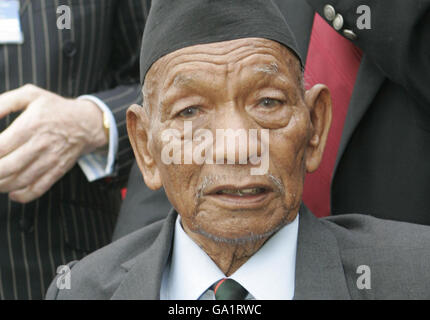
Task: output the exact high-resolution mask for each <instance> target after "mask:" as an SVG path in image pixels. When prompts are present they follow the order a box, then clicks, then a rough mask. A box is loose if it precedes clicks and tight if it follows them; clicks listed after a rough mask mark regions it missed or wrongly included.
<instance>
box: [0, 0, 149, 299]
mask: <svg viewBox="0 0 430 320" xmlns="http://www.w3.org/2000/svg"><path fill="white" fill-rule="evenodd" d="M148 2H149V1H142V0H91V1H88V0H68V1H66V0H58V1H54V0H37V1H29V0H21V1H20V5H21V10H20V17H21V25H22V30H23V33H24V41H25V42H24V44H23V45H12V44H11V45H0V93H3V92H6V91H9V90H12V89H15V88H18V87H20V86H22V85H24V84H26V83H33V84H35V85H37V86H40V87H42V88H45V89H48V90H50V91H53V92H56V93H58V94H60V95H62V96H65V97H77V96H79V95H82V94H93V95H96V96H97V97H99V98H100V99H101V100H102V101H104V102H105V103H106V105H107V106H109V107H110V108H111V109H112V111H113V114H114V116H115V119H116V123H117V125H118V133H119V150H118V157H117V159H116V168H115V170H116V174H117V177H116V178H115V179H113V180H112V182H111V183H107V182H106V181H105V180H103V181H98V182H94V183H91V184H90V183H88V181H87V179H86V177H85V176H84V174H83V172H82V171H81V169H80V168H79V167H78V166H75V167H74V168H73V169H72V170H71V171H70V172H69V173H68V174H66V176H65V177H63V178H62V179H61V180H60V181H59V182H58V183H57V184H56V185H55V186H53V188H52V189H51V190H50V191H49V192H48V193H47V194H45V195H44V196H43V197H41V198H40V199H39V200H37V201H34V202H32V203H29V204H27V205H20V204H18V203H14V202H11V201H9V200H8V197H7V195H5V194H1V195H0V243H1V244H2V245H1V247H0V299H28V298H33V299H36V298H39V299H40V298H42V296H43V294H44V293H45V292H46V289H47V286H48V284H49V282H50V281H51V280H52V277H53V276H54V275H55V273H56V268H57V266H58V265H61V264H65V263H66V262H68V261H71V260H74V259H80V258H82V257H83V256H84V255H85V254H87V253H88V252H91V251H93V250H95V249H97V248H99V247H101V246H103V245H105V244H107V243H109V242H110V239H111V235H112V230H113V226H114V224H115V221H116V216H117V213H118V210H119V204H120V192H119V187H120V184H121V182H122V181H125V179H126V178H127V175H128V172H129V169H130V167H131V164H132V161H133V160H131V159H132V153H131V149H130V145H129V142H128V139H127V131H126V126H125V112H126V109H127V107H128V106H129V105H130V104H132V103H134V102H137V101H138V99H139V95H140V94H139V92H140V89H139V87H140V86H139V84H138V83H139V67H138V64H139V52H140V41H141V36H142V33H143V28H144V24H145V17H146V15H147V11H148V8H149V3H148ZM59 5H68V6H70V9H71V22H72V24H71V29H70V30H67V29H64V30H59V29H57V18H58V17H59V16H60V15H59V14H58V15H57V13H56V11H57V6H59ZM16 116H17V115H16V114H15V115H11V116H8V117H6V118H4V119H0V130H3V129H5V128H6V127H7V126H9V125H10V123H11V122H12V121H13V119H14V118H15V117H16Z"/></svg>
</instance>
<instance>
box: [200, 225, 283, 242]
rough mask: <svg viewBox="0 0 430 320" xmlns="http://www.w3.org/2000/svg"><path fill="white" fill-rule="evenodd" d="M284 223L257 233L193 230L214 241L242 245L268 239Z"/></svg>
mask: <svg viewBox="0 0 430 320" xmlns="http://www.w3.org/2000/svg"><path fill="white" fill-rule="evenodd" d="M284 225H285V224H282V225H279V226H277V227H275V228H274V229H271V230H269V231H267V232H264V233H258V234H256V233H248V234H237V235H232V234H229V235H227V234H225V232H213V231H212V232H211V231H206V230H205V229H203V228H198V229H196V230H195V231H194V232H195V233H197V234H199V235H201V236H203V237H205V238H206V239H208V240H211V241H213V242H216V243H221V244H231V245H236V244H237V245H242V244H247V243H255V242H259V241H261V240H265V239H268V238H270V237H271V236H272V235H274V234H275V233H276V232H278V231H279V230H280V229H281V228H282V227H283V226H284Z"/></svg>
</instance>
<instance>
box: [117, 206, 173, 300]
mask: <svg viewBox="0 0 430 320" xmlns="http://www.w3.org/2000/svg"><path fill="white" fill-rule="evenodd" d="M176 217H177V213H176V212H175V211H174V210H173V209H172V211H170V213H169V215H168V217H167V219H166V221H165V223H164V224H163V227H162V228H161V231H160V233H159V235H158V236H157V238H156V239H155V241H154V242H153V244H152V245H151V246H150V247H149V248H148V249H147V250H145V251H144V252H143V253H141V254H140V255H138V256H137V257H135V258H133V259H131V260H129V261H127V262H125V263H124V264H123V265H122V267H123V268H124V269H125V270H127V271H128V273H127V274H126V275H125V278H124V280H123V281H122V282H121V284H120V285H119V287H118V289H117V290H116V291H115V293H114V294H113V296H112V299H113V300H157V299H160V287H161V280H162V275H163V271H164V268H165V265H166V262H167V261H168V258H169V255H170V251H171V248H172V241H173V240H172V239H173V233H174V229H175V221H176Z"/></svg>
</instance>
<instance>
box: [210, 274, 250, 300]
mask: <svg viewBox="0 0 430 320" xmlns="http://www.w3.org/2000/svg"><path fill="white" fill-rule="evenodd" d="M213 291H214V293H215V299H216V300H244V299H245V298H246V296H247V295H248V291H247V290H246V289H245V288H244V287H242V286H241V285H240V284H239V283H237V282H236V281H234V280H233V279H227V278H224V279H221V280H220V281H218V282H217V283H216V284H215V285H214V289H213Z"/></svg>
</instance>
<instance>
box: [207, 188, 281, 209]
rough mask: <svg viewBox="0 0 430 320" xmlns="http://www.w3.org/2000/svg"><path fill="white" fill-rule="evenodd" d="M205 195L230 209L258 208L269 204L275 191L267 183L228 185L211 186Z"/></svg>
mask: <svg viewBox="0 0 430 320" xmlns="http://www.w3.org/2000/svg"><path fill="white" fill-rule="evenodd" d="M205 196H207V197H208V198H210V199H212V200H214V201H215V202H216V203H218V205H220V206H222V207H225V208H228V209H257V208H261V207H263V206H265V205H267V204H268V201H269V200H270V199H272V198H273V196H274V192H273V189H272V188H271V187H270V186H265V185H247V186H241V187H239V186H232V185H228V186H218V187H215V188H211V190H208V192H206V193H205Z"/></svg>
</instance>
